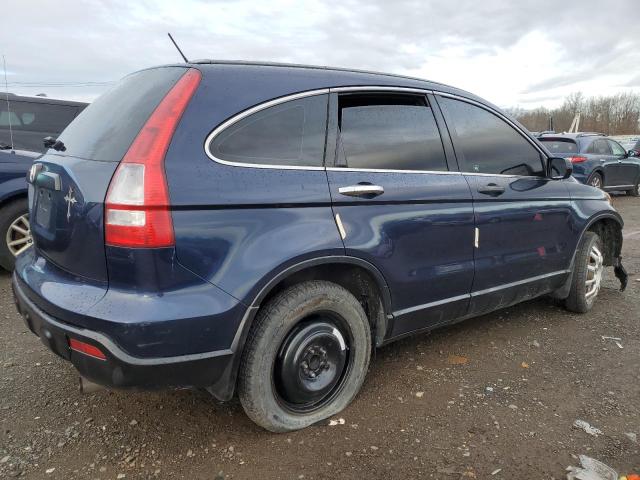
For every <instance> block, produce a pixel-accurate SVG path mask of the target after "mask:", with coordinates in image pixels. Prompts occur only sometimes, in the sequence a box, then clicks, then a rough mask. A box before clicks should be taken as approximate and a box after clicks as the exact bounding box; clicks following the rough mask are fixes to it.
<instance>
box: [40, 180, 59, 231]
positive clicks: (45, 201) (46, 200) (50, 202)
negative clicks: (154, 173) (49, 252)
mask: <svg viewBox="0 0 640 480" xmlns="http://www.w3.org/2000/svg"><path fill="white" fill-rule="evenodd" d="M54 195H55V192H54V191H53V190H49V189H48V188H42V187H40V188H37V189H36V194H35V202H36V204H35V210H36V215H35V217H36V218H35V222H36V224H37V225H38V226H39V227H42V228H43V229H45V230H47V231H50V230H51V224H52V220H53V218H55V202H54V198H53V196H54Z"/></svg>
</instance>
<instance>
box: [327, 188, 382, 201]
mask: <svg viewBox="0 0 640 480" xmlns="http://www.w3.org/2000/svg"><path fill="white" fill-rule="evenodd" d="M338 192H339V193H340V194H341V195H346V196H347V197H369V198H373V197H377V196H378V195H382V194H383V193H384V188H383V187H381V186H380V185H349V186H348V187H340V188H339V189H338Z"/></svg>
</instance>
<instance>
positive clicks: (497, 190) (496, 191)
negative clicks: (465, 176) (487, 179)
mask: <svg viewBox="0 0 640 480" xmlns="http://www.w3.org/2000/svg"><path fill="white" fill-rule="evenodd" d="M478 192H480V193H482V194H484V195H491V196H492V197H497V196H498V195H502V194H503V193H504V187H501V186H500V185H496V184H495V183H490V184H488V185H485V186H484V187H480V188H479V189H478Z"/></svg>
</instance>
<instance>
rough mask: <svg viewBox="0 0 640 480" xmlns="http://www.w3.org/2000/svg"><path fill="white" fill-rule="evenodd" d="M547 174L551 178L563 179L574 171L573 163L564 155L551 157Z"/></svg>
mask: <svg viewBox="0 0 640 480" xmlns="http://www.w3.org/2000/svg"><path fill="white" fill-rule="evenodd" d="M547 172H548V173H547V175H548V177H549V178H550V179H551V180H563V179H565V178H569V177H570V176H571V174H572V173H573V163H571V161H569V160H567V159H566V158H562V157H551V158H550V159H549V160H548V161H547Z"/></svg>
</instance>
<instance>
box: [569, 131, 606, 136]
mask: <svg viewBox="0 0 640 480" xmlns="http://www.w3.org/2000/svg"><path fill="white" fill-rule="evenodd" d="M576 136H577V137H594V136H595V137H606V135H605V134H604V133H599V132H580V133H578V135H576Z"/></svg>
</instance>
